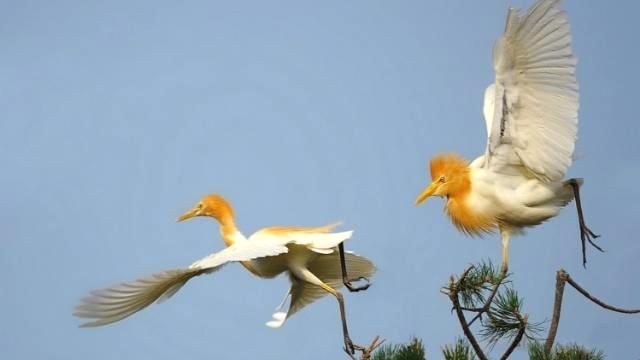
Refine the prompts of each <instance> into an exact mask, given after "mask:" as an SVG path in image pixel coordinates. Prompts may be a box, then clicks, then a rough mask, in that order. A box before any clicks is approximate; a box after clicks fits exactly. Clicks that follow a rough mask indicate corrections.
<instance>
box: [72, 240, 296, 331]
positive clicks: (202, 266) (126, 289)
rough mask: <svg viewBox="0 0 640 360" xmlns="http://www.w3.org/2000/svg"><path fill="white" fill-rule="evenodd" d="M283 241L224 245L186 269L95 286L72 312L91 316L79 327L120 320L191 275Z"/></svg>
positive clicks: (268, 251)
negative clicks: (113, 284) (110, 285)
mask: <svg viewBox="0 0 640 360" xmlns="http://www.w3.org/2000/svg"><path fill="white" fill-rule="evenodd" d="M286 243H287V241H282V240H281V241H279V242H277V241H267V242H254V243H252V242H250V241H241V242H237V243H235V244H233V245H231V246H229V247H227V248H226V249H224V250H222V251H219V252H217V253H214V254H211V255H209V256H207V257H205V258H203V259H200V260H198V261H196V262H194V263H193V264H191V266H189V267H188V268H186V269H174V270H167V271H163V272H159V273H155V274H152V275H150V276H147V277H144V278H141V279H138V280H135V281H131V282H126V283H122V284H119V285H116V286H112V287H109V288H106V289H102V290H96V291H93V292H92V293H91V295H90V296H88V297H85V298H84V299H82V300H81V301H80V304H79V305H78V306H76V308H75V311H74V315H75V316H77V317H81V318H88V319H93V321H91V322H88V323H85V324H82V325H81V326H82V327H92V326H102V325H107V324H111V323H113V322H116V321H119V320H122V319H124V318H126V317H128V316H131V315H133V314H134V313H136V312H138V311H140V310H142V309H144V308H145V307H147V306H149V305H151V304H152V303H153V302H154V301H156V300H157V301H158V302H162V301H164V300H166V299H168V298H169V297H171V296H172V295H173V294H175V293H176V292H177V291H178V290H180V288H182V286H183V285H184V284H186V283H187V281H189V280H190V279H191V278H193V277H195V276H198V275H202V274H210V273H212V272H214V271H217V270H218V269H220V268H221V267H222V266H223V265H225V264H227V263H229V262H233V261H247V260H252V259H256V258H260V257H265V256H274V255H279V254H282V253H286V252H287V251H288V248H287V247H286Z"/></svg>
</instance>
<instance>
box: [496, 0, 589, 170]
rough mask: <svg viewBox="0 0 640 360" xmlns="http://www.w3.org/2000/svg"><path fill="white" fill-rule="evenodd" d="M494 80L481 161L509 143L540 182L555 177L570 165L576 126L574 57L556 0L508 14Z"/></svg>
mask: <svg viewBox="0 0 640 360" xmlns="http://www.w3.org/2000/svg"><path fill="white" fill-rule="evenodd" d="M493 57H494V59H493V65H494V70H495V73H496V80H495V83H494V84H492V85H491V86H490V87H489V88H488V89H487V91H486V93H485V105H484V115H485V120H486V122H487V131H488V143H487V150H486V155H485V166H489V167H491V166H492V162H493V160H494V159H493V158H494V157H495V156H497V148H498V147H499V146H503V145H506V146H508V147H511V151H513V152H515V153H516V154H517V155H518V157H519V159H520V160H521V162H522V164H523V165H524V166H525V168H526V169H527V170H528V171H529V172H530V173H531V174H532V175H533V176H535V177H537V178H538V179H540V180H543V181H553V180H560V179H562V178H563V177H564V175H565V173H566V171H567V169H568V168H569V166H570V165H571V162H572V156H573V150H574V147H575V140H576V134H577V126H578V84H577V81H576V77H575V65H576V59H575V58H574V57H573V54H572V51H571V33H570V28H569V21H568V19H567V15H566V13H565V12H564V11H562V10H561V9H560V0H539V1H537V2H536V3H535V4H534V5H533V6H532V7H531V9H529V11H528V12H527V14H526V15H524V16H522V17H521V16H520V15H519V14H518V12H517V10H514V9H510V10H509V12H508V14H507V23H506V27H505V33H504V35H503V36H502V38H500V39H499V40H498V42H497V43H496V45H495V47H494V53H493Z"/></svg>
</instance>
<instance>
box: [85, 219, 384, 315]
mask: <svg viewBox="0 0 640 360" xmlns="http://www.w3.org/2000/svg"><path fill="white" fill-rule="evenodd" d="M333 227H334V225H328V226H324V227H319V228H301V227H272V228H265V229H262V230H260V231H258V232H256V233H255V234H253V235H252V236H251V237H249V239H247V238H246V237H244V235H242V233H240V232H239V231H234V232H231V233H229V234H228V235H227V236H226V239H225V241H226V242H227V243H228V244H230V245H229V246H228V247H227V248H225V249H224V250H222V251H219V252H216V253H213V254H211V255H209V256H207V257H204V258H202V259H200V260H198V261H195V262H194V263H193V264H191V265H190V266H189V267H187V268H183V269H174V270H167V271H163V272H160V273H155V274H152V275H150V276H147V277H144V278H141V279H138V280H136V281H131V282H126V283H122V284H119V285H116V286H112V287H109V288H106V289H102V290H97V291H94V292H92V293H91V295H90V296H88V297H86V298H84V299H82V302H81V304H80V305H78V306H77V307H76V309H75V312H74V314H75V315H76V316H78V317H82V318H89V319H93V321H91V322H89V323H85V324H83V325H82V326H102V325H107V324H110V323H113V322H116V321H119V320H122V319H124V318H126V317H128V316H131V315H132V314H134V313H136V312H138V311H140V310H142V309H144V308H145V307H147V306H149V305H151V304H152V303H153V302H155V301H158V302H162V301H164V300H166V299H168V298H170V297H171V296H173V295H174V294H175V293H176V292H178V290H180V289H181V288H182V286H184V285H185V284H186V283H187V282H188V281H189V280H190V279H192V278H193V277H196V276H199V275H203V274H211V273H214V272H216V271H218V270H219V269H220V268H221V267H222V266H224V265H225V264H227V263H229V262H241V263H242V264H243V265H244V266H245V267H246V268H247V269H248V270H249V271H251V273H253V274H254V275H257V276H259V277H262V278H272V277H275V276H277V275H279V274H282V273H287V274H288V275H289V278H290V280H291V288H290V289H289V291H288V292H287V298H288V297H291V302H290V304H289V308H288V310H287V311H286V312H282V311H278V312H276V313H275V314H274V315H273V318H274V319H273V320H272V321H269V322H268V323H267V325H268V326H270V327H280V326H281V325H282V324H283V323H284V321H285V320H286V319H287V318H288V317H290V316H291V315H293V314H294V313H295V312H297V311H299V310H300V309H302V308H303V307H305V306H306V305H308V304H310V303H312V302H313V301H315V300H317V299H319V298H321V297H323V296H325V295H327V294H328V293H327V292H326V291H325V290H324V289H322V288H321V287H320V286H319V285H320V284H322V283H324V284H327V285H329V286H331V287H332V288H334V289H336V288H339V287H340V286H342V285H343V284H342V272H341V270H342V269H341V265H340V258H339V254H338V251H337V248H336V247H337V246H338V245H339V244H340V243H342V242H343V241H345V240H347V239H349V238H350V237H351V234H352V232H351V231H344V232H337V233H333V232H330V230H331V229H332V228H333ZM345 262H346V265H347V268H348V269H349V274H350V276H352V277H355V278H358V277H361V276H362V277H367V278H368V277H371V276H372V275H373V273H374V272H375V266H374V265H373V263H372V262H371V261H369V260H368V259H366V258H364V257H361V256H358V255H355V254H353V253H351V252H347V253H345ZM283 305H284V302H283V304H281V306H280V307H279V308H278V310H280V309H281V308H282V307H283Z"/></svg>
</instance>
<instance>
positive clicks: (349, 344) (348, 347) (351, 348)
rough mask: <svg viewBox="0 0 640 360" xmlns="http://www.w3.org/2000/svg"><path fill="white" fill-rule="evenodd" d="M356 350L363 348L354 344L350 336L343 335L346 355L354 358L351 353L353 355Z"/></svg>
mask: <svg viewBox="0 0 640 360" xmlns="http://www.w3.org/2000/svg"><path fill="white" fill-rule="evenodd" d="M356 350H359V351H362V350H364V347H362V346H360V345H356V344H354V343H353V341H351V338H349V335H345V337H344V352H346V353H347V355H349V357H351V358H352V359H355V357H354V356H353V355H355V353H356Z"/></svg>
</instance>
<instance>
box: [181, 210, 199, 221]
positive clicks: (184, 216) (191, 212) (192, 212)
mask: <svg viewBox="0 0 640 360" xmlns="http://www.w3.org/2000/svg"><path fill="white" fill-rule="evenodd" d="M199 211H200V209H199V208H197V207H194V208H193V209H191V210H189V211H187V212H186V213H184V214H182V215H180V216H178V222H180V221H184V220H187V219H191V218H192V217H194V216H198V215H199V214H198V212H199Z"/></svg>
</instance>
